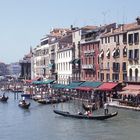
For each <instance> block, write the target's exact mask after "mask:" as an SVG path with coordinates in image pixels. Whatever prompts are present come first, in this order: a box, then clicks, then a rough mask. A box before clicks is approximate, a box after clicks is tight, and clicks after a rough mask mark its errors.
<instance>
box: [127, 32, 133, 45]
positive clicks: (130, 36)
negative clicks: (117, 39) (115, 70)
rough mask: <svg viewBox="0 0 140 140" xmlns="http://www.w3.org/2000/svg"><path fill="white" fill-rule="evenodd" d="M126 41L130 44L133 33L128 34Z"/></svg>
mask: <svg viewBox="0 0 140 140" xmlns="http://www.w3.org/2000/svg"><path fill="white" fill-rule="evenodd" d="M128 43H129V44H130V45H131V44H133V34H129V35H128Z"/></svg>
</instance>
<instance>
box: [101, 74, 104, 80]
mask: <svg viewBox="0 0 140 140" xmlns="http://www.w3.org/2000/svg"><path fill="white" fill-rule="evenodd" d="M103 80H104V73H101V81H103Z"/></svg>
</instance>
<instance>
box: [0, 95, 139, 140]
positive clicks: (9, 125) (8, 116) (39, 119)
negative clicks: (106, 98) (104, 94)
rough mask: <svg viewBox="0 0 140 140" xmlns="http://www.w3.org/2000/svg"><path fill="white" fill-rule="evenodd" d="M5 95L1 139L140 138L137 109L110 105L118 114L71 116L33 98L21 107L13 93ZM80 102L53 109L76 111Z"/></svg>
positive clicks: (0, 110)
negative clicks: (102, 117)
mask: <svg viewBox="0 0 140 140" xmlns="http://www.w3.org/2000/svg"><path fill="white" fill-rule="evenodd" d="M6 95H8V96H9V100H8V102H7V103H2V102H0V140H132V139H134V140H140V112H136V111H131V110H124V109H116V108H109V111H110V112H111V111H118V113H119V114H118V116H117V117H114V118H111V119H109V120H105V121H97V120H80V119H72V118H65V117H63V116H58V115H56V114H54V113H53V106H52V105H40V104H38V103H37V102H35V101H33V100H30V102H31V106H30V109H29V110H24V109H22V108H20V107H19V106H18V100H14V95H13V94H12V93H7V94H6ZM79 104H80V103H79V102H78V101H71V102H68V103H62V104H58V105H56V106H55V108H57V109H61V110H68V111H70V112H78V111H80V110H81V106H79ZM101 113H103V110H99V111H98V112H94V114H101Z"/></svg>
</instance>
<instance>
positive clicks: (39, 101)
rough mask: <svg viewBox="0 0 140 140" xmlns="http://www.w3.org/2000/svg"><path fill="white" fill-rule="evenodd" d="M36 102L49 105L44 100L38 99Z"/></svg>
mask: <svg viewBox="0 0 140 140" xmlns="http://www.w3.org/2000/svg"><path fill="white" fill-rule="evenodd" d="M37 102H38V103H40V104H50V102H49V101H47V100H46V99H39V100H38V101H37Z"/></svg>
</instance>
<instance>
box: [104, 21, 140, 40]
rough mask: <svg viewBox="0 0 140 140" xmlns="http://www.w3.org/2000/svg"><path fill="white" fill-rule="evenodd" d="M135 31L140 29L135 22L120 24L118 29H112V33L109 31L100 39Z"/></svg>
mask: <svg viewBox="0 0 140 140" xmlns="http://www.w3.org/2000/svg"><path fill="white" fill-rule="evenodd" d="M121 26H122V27H121ZM136 29H140V25H138V24H137V22H134V23H129V24H122V25H120V26H119V27H118V28H116V29H114V30H113V31H112V32H111V31H110V32H108V33H104V34H103V35H102V37H105V36H111V35H115V34H121V33H124V32H127V31H131V30H136Z"/></svg>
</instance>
